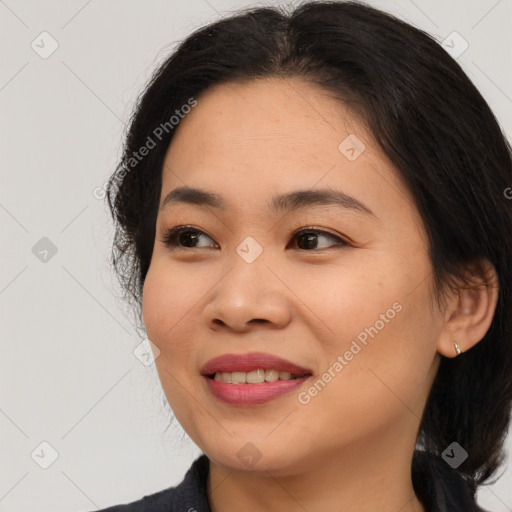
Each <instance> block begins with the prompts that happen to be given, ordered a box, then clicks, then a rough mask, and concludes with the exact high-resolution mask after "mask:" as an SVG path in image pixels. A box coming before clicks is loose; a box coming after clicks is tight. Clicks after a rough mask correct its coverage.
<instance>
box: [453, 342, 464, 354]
mask: <svg viewBox="0 0 512 512" xmlns="http://www.w3.org/2000/svg"><path fill="white" fill-rule="evenodd" d="M453 344H454V345H455V350H456V351H457V356H458V355H460V354H461V352H462V350H461V349H460V347H459V344H458V343H457V342H456V341H454V342H453ZM457 356H455V357H457Z"/></svg>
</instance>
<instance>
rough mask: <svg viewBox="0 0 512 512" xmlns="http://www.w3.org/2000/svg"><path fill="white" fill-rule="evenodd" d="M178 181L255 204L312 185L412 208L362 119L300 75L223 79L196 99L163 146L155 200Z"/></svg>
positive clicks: (380, 206) (376, 202)
mask: <svg viewBox="0 0 512 512" xmlns="http://www.w3.org/2000/svg"><path fill="white" fill-rule="evenodd" d="M184 185H185V186H190V187H195V188H201V189H205V190H208V191H211V192H214V193H217V194H222V195H225V196H232V197H233V198H238V199H239V200H240V201H241V202H245V204H249V203H253V202H254V206H255V207H256V203H258V206H260V205H262V204H265V205H268V204H269V201H268V199H269V197H270V196H274V195H275V194H276V193H286V192H289V191H291V190H297V189H315V187H317V188H320V187H322V188H323V187H329V188H332V189H341V190H343V191H344V192H346V193H347V194H349V195H351V196H354V197H358V198H360V199H361V201H362V202H364V203H365V204H369V205H371V204H373V205H374V206H375V208H373V207H372V210H374V211H377V210H379V209H385V208H386V207H387V208H388V209H389V208H390V207H391V208H394V209H395V211H396V212H397V214H398V212H399V211H400V213H399V214H400V215H403V214H404V208H407V207H409V209H410V208H411V206H412V207H413V205H411V198H410V196H409V194H408V191H407V190H406V188H405V187H404V185H403V184H402V182H401V180H400V178H399V175H398V172H397V171H396V170H395V169H394V168H393V166H392V165H391V163H390V162H389V161H388V159H387V158H386V156H385V155H384V154H383V153H382V151H381V150H380V148H379V147H378V146H377V144H375V142H374V140H373V138H372V136H371V135H370V134H369V132H368V131H367V130H366V129H365V128H364V124H363V123H362V122H361V120H360V119H359V118H358V117H357V116H356V115H355V114H354V113H352V112H350V110H349V109H348V108H347V107H346V106H344V105H343V103H342V102H341V101H339V100H337V99H334V98H333V96H332V95H330V94H328V93H327V92H326V91H324V90H323V89H321V88H319V87H318V86H316V85H313V84H310V83H308V82H306V81H304V80H302V79H278V78H272V79H264V80H263V79H259V80H254V81H251V82H244V83H229V84H222V85H217V86H215V87H213V88H211V89H210V90H208V91H207V92H206V93H204V94H203V95H201V96H200V97H199V98H197V106H196V107H194V109H192V111H191V112H190V113H189V114H187V115H186V116H185V118H184V119H183V120H182V121H181V122H180V125H179V126H178V128H177V130H176V133H175V135H174V138H173V140H172V143H171V145H170V147H169V149H168V151H167V155H166V158H165V163H164V168H163V186H162V197H161V199H162V200H163V199H164V198H165V196H166V195H167V194H168V193H169V192H170V191H171V190H172V189H174V188H176V187H180V186H184ZM400 202H401V203H403V204H401V205H400Z"/></svg>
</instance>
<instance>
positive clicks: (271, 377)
mask: <svg viewBox="0 0 512 512" xmlns="http://www.w3.org/2000/svg"><path fill="white" fill-rule="evenodd" d="M278 378H279V372H278V371H277V370H265V381H266V382H275V381H276V380H277V379H278Z"/></svg>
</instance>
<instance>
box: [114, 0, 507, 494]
mask: <svg viewBox="0 0 512 512" xmlns="http://www.w3.org/2000/svg"><path fill="white" fill-rule="evenodd" d="M260 77H261V78H263V77H281V78H289V77H302V78H303V79H306V80H308V81H309V82H311V83H314V84H317V85H319V86H321V87H322V88H323V89H324V90H326V91H329V92H331V93H332V94H335V95H336V97H337V98H338V99H339V100H340V101H341V102H343V103H344V104H346V105H348V106H349V108H351V109H352V111H354V112H355V113H357V115H358V116H359V117H360V119H362V120H363V122H364V123H365V125H366V126H367V128H368V130H369V132H370V133H371V134H372V135H373V137H374V138H375V140H376V141H377V143H378V144H379V145H380V147H381V148H382V150H383V151H384V153H385V154H386V155H387V157H388V158H389V159H390V161H391V162H392V163H393V164H394V166H395V167H396V169H397V170H398V172H399V175H400V176H401V178H402V179H403V181H404V183H405V184H406V186H407V188H408V189H409V190H410V192H411V194H412V196H413V198H414V200H415V203H416V207H417V208H418V211H419V213H420V215H421V217H422V219H423V222H424V224H425V227H426V230H427V234H428V242H429V254H430V258H431V261H432V267H433V278H434V284H435V286H434V288H435V289H434V292H435V293H433V297H435V298H436V300H437V304H438V306H440V307H441V302H442V301H443V296H444V295H443V293H444V291H446V290H447V289H449V288H453V289H456V286H457V285H460V284H461V283H464V284H465V285H467V286H469V285H470V284H471V283H469V282H468V279H467V276H466V275H465V274H464V269H465V268H466V267H467V266H468V265H470V264H476V263H478V262H480V261H482V259H486V260H488V261H489V262H490V263H492V265H493V266H494V268H495V270H496V273H497V275H498V280H499V296H498V303H497V308H496V311H495V315H494V318H493V321H492V324H491V326H490V328H489V330H488V332H487V333H486V335H485V336H484V338H483V339H482V340H481V341H480V342H479V343H477V344H476V345H475V346H474V347H473V348H472V349H470V350H468V351H467V352H464V353H463V354H462V355H460V356H459V357H457V358H453V359H452V358H446V357H442V358H441V363H440V366H439V370H438V373H437V375H436V378H435V381H434V384H433V387H432V390H431V392H430V395H429V398H428V401H427V405H426V408H425V411H424V414H423V417H422V420H421V424H420V430H419V435H418V443H417V448H418V449H417V450H416V451H415V455H414V458H413V468H414V467H415V464H416V465H417V464H419V461H420V460H421V461H423V460H424V459H425V457H427V458H428V457H429V456H430V460H431V463H432V464H437V461H438V460H441V459H440V457H441V454H442V452H443V451H444V450H445V448H447V447H448V446H449V445H450V444H451V443H452V442H453V441H457V442H458V443H459V444H460V445H461V446H462V447H463V448H464V449H465V450H466V451H467V452H468V453H469V458H468V459H467V460H466V461H465V462H464V463H462V464H461V465H460V466H459V467H458V468H457V469H456V471H457V472H458V474H460V475H461V476H462V477H463V478H464V479H466V480H467V481H468V483H469V485H470V488H471V491H472V492H473V494H474V493H475V491H476V488H477V486H478V485H481V484H483V483H485V482H487V481H488V480H489V478H490V477H491V476H492V475H493V474H494V473H495V472H496V470H497V469H498V467H499V466H500V465H501V464H502V463H503V461H504V453H503V443H504V440H505V436H506V433H507V429H508V424H509V421H510V412H511V402H512V296H511V284H512V264H511V261H512V236H511V231H510V229H511V226H512V203H511V201H508V200H507V199H506V194H505V190H506V189H507V188H508V187H510V186H511V185H512V156H511V155H512V152H511V148H510V145H509V144H508V142H507V140H506V138H505V136H504V135H503V133H502V131H501V129H500V127H499V125H498V122H497V121H496V119H495V117H494V115H493V114H492V112H491V110H490V108H489V106H488V105H487V103H486V102H485V100H484V99H483V97H482V96H481V94H480V93H479V92H478V90H477V89H476V87H475V86H474V85H473V84H472V83H471V81H470V80H469V78H468V77H467V76H466V75H465V73H464V72H463V71H462V69H461V67H460V66H459V65H458V64H457V62H456V61H455V60H453V59H452V58H451V57H450V56H449V55H448V53H446V51H445V50H444V49H443V48H442V47H441V46H440V45H439V44H438V43H437V42H436V41H435V40H434V39H433V38H432V37H431V36H429V35H428V34H426V33H424V32H422V31H421V30H418V29H416V28H414V27H412V26H410V25H408V24H407V23H405V22H402V21H400V20H398V19H396V18H395V17H393V16H391V15H389V14H386V13H383V12H381V11H379V10H377V9H374V8H372V7H369V6H367V5H364V4H360V3H356V2H311V3H309V2H308V3H305V4H303V5H301V6H300V7H298V8H296V9H295V10H294V11H293V12H291V13H287V12H285V11H283V10H281V9H280V8H255V9H250V10H246V11H243V12H239V13H236V14H235V15H232V16H230V17H228V18H225V19H222V20H220V21H217V22H215V23H213V24H210V25H208V26H206V27H204V28H201V29H200V30H197V31H196V32H195V33H193V34H192V35H190V36H189V37H188V38H187V39H186V40H185V41H183V42H182V43H181V44H180V46H179V47H178V48H177V49H176V50H175V51H174V52H173V53H172V55H171V56H170V57H168V59H167V60H166V61H165V62H164V63H163V64H162V65H161V66H160V67H159V69H158V70H157V71H156V73H155V74H154V76H153V78H152V79H151V80H150V82H149V84H148V86H147V88H146V89H145V91H144V92H143V94H142V95H141V97H140V98H139V100H138V102H137V106H136V109H135V112H134V115H133V118H132V120H131V124H130V126H129V129H128V132H127V136H126V142H125V147H124V154H123V156H122V159H121V161H120V163H119V165H118V167H117V169H116V171H115V172H114V174H113V175H112V176H111V178H110V181H109V183H108V186H107V197H108V203H109V207H110V209H111V212H112V215H113V217H114V220H115V223H116V233H115V239H114V245H113V254H112V261H113V265H114V269H115V271H116V272H117V275H118V277H119V279H120V282H121V285H122V287H123V290H124V292H125V298H126V299H128V300H129V301H130V302H132V305H135V306H136V309H137V311H138V315H139V316H138V318H139V320H141V318H142V316H141V303H142V288H143V284H144V279H145V276H146V273H147V271H148V268H149V264H150V260H151V255H152V250H153V243H154V237H155V222H156V217H157V210H158V204H159V198H160V193H161V183H162V168H163V161H164V157H165V153H166V151H167V148H168V146H169V144H170V141H171V139H172V136H173V134H174V132H175V129H173V126H172V123H170V122H169V120H170V119H171V117H172V116H173V115H174V116H175V117H176V114H178V113H179V112H181V111H182V109H183V106H184V105H187V104H190V102H191V99H192V100H194V99H198V98H199V97H200V95H201V94H202V93H203V92H205V91H206V90H207V89H208V88H210V87H212V86H214V85H218V84H222V83H227V82H234V81H247V80H252V79H256V78H260ZM180 117H181V116H180ZM165 123H167V124H165ZM158 127H160V130H157V128H158ZM155 130H156V131H155ZM164 132H165V133H164ZM156 134H158V137H157V136H156ZM150 139H151V140H152V141H153V142H156V147H154V148H152V149H151V151H149V152H146V153H147V155H146V156H145V157H144V158H143V159H137V160H136V161H135V160H134V154H135V153H136V152H137V151H138V150H139V149H140V148H141V147H143V146H144V145H145V144H147V143H148V141H149V140H150ZM155 139H158V142H157V141H156V140H155ZM133 303H134V304H133ZM434 459H435V460H434ZM433 460H434V462H432V461H433ZM442 464H443V465H444V466H445V467H446V468H448V466H447V464H445V463H444V461H443V462H442ZM444 466H443V467H444ZM439 467H440V466H439ZM448 470H450V469H449V468H448V469H438V470H437V471H438V472H443V471H448ZM450 471H451V470H450ZM418 480H419V477H417V476H416V477H413V483H414V485H415V486H417V485H418V486H419V485H422V484H421V482H419V481H418Z"/></svg>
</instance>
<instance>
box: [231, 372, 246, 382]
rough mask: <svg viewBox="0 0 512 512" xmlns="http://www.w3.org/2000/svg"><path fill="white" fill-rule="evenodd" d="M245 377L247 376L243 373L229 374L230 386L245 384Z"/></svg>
mask: <svg viewBox="0 0 512 512" xmlns="http://www.w3.org/2000/svg"><path fill="white" fill-rule="evenodd" d="M246 377H247V374H246V373H245V372H233V373H232V374H231V383H232V384H245V383H246Z"/></svg>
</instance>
